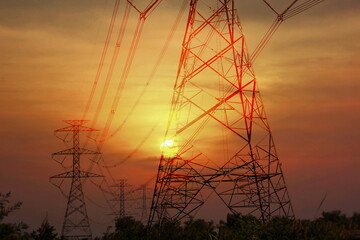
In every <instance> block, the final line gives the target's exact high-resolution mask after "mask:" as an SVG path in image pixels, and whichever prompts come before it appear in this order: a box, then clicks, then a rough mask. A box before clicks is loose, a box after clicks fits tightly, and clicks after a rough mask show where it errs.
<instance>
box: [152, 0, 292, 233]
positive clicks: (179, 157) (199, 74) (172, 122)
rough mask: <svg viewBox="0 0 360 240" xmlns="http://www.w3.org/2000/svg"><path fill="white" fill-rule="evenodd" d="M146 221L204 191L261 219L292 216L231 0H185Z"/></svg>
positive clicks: (176, 216)
mask: <svg viewBox="0 0 360 240" xmlns="http://www.w3.org/2000/svg"><path fill="white" fill-rule="evenodd" d="M165 139H172V140H173V141H174V142H175V143H176V144H177V145H176V146H173V148H177V151H176V152H177V153H176V154H168V153H167V152H166V150H165V151H163V154H162V156H161V158H160V163H159V168H158V175H157V179H156V184H155V189H154V195H153V201H152V206H151V213H150V216H149V223H148V224H149V226H151V225H154V224H160V225H161V223H162V222H163V221H164V220H167V221H178V220H181V219H182V218H184V217H189V216H192V215H194V214H195V213H196V212H197V211H198V210H199V209H200V207H201V206H203V205H204V203H205V202H206V201H207V200H208V198H209V197H211V196H217V197H219V198H220V199H221V201H222V202H223V203H224V204H225V206H226V207H227V208H228V209H229V210H230V212H232V213H242V214H252V215H255V216H257V217H258V218H259V219H261V220H262V221H267V220H269V219H270V218H271V217H273V216H288V217H293V210H292V206H291V203H290V199H289V195H288V191H287V188H286V185H285V180H284V177H283V173H282V170H281V164H280V162H279V159H278V155H277V153H276V150H275V146H274V141H273V138H272V135H271V131H270V127H269V124H268V121H267V117H266V115H265V110H264V105H263V102H262V99H261V96H260V93H259V90H258V87H257V82H256V78H255V73H254V70H253V67H252V63H251V62H250V60H249V55H248V52H247V48H246V44H245V39H244V35H243V32H242V28H241V25H240V22H239V19H238V16H237V12H236V9H235V4H234V0H202V1H200V0H191V1H190V10H189V15H188V20H187V26H186V31H185V35H184V39H183V42H182V53H181V57H180V63H179V68H178V75H177V79H176V83H175V86H174V94H173V99H172V105H171V111H170V116H169V122H168V127H167V131H166V136H165Z"/></svg>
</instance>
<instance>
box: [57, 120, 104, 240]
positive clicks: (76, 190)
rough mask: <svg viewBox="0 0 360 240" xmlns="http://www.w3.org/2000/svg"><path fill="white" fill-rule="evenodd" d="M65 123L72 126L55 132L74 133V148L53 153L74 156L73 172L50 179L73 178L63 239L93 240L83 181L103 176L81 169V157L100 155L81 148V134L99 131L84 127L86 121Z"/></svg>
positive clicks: (66, 121)
mask: <svg viewBox="0 0 360 240" xmlns="http://www.w3.org/2000/svg"><path fill="white" fill-rule="evenodd" d="M64 122H65V123H67V124H69V125H70V126H68V127H65V128H61V129H58V130H55V132H56V133H58V132H67V133H72V148H69V149H66V150H63V151H60V152H56V153H53V156H56V155H72V158H73V159H72V170H71V171H68V172H64V173H61V174H58V175H55V176H52V177H50V179H55V178H60V179H66V178H71V187H70V192H69V195H68V202H67V207H66V212H65V218H64V222H63V227H62V232H61V236H62V239H71V240H72V239H74V240H75V239H91V238H92V233H91V228H90V223H89V217H88V215H87V211H86V205H85V199H84V193H83V190H82V181H83V179H84V178H91V177H102V176H100V175H97V174H94V173H90V172H85V171H82V170H81V167H80V156H81V155H83V154H88V155H92V154H100V153H99V152H97V151H92V150H88V149H85V148H81V147H80V132H91V131H97V130H95V129H93V128H89V127H85V126H83V124H84V123H86V122H87V121H86V120H65V121H64Z"/></svg>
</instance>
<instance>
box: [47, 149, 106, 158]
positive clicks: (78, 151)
mask: <svg viewBox="0 0 360 240" xmlns="http://www.w3.org/2000/svg"><path fill="white" fill-rule="evenodd" d="M73 154H101V153H100V152H98V151H93V150H89V149H86V148H79V149H75V148H69V149H65V150H62V151H59V152H56V153H53V154H52V155H53V156H54V155H73Z"/></svg>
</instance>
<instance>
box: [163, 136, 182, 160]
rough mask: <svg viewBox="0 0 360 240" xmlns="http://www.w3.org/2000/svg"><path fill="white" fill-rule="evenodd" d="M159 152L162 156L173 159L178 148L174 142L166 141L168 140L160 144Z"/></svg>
mask: <svg viewBox="0 0 360 240" xmlns="http://www.w3.org/2000/svg"><path fill="white" fill-rule="evenodd" d="M160 150H161V152H162V154H163V155H164V156H166V157H173V156H175V155H176V153H177V151H178V147H177V145H176V142H175V141H174V140H172V139H168V140H165V141H163V142H162V143H161V144H160Z"/></svg>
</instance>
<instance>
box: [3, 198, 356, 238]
mask: <svg viewBox="0 0 360 240" xmlns="http://www.w3.org/2000/svg"><path fill="white" fill-rule="evenodd" d="M9 197H10V193H7V194H1V193H0V239H1V240H59V239H60V237H59V235H58V234H57V233H56V230H55V228H54V227H53V226H51V225H50V224H49V223H48V222H47V221H44V222H43V223H42V224H41V226H40V227H39V228H38V229H37V230H35V231H31V232H28V226H27V225H26V224H25V223H23V222H20V223H5V222H4V218H5V217H6V216H8V215H9V214H10V213H11V212H13V211H15V210H17V209H19V208H20V206H21V203H20V202H17V203H15V204H10V202H9ZM95 239H96V240H342V239H345V240H355V239H360V214H358V213H355V214H353V216H351V217H347V216H346V215H345V214H343V213H341V212H340V211H333V212H323V213H322V216H321V217H319V218H317V219H315V220H312V221H311V220H296V219H289V218H285V217H275V218H273V219H272V220H270V221H269V222H266V223H262V222H261V221H259V220H258V219H257V218H255V217H253V216H250V215H234V214H229V215H227V218H226V221H220V222H219V223H218V224H215V223H214V222H213V221H206V220H204V219H190V220H188V221H184V222H182V223H180V222H177V223H171V222H165V223H164V224H163V225H162V228H161V234H160V231H159V228H158V226H153V227H152V228H150V229H147V227H146V226H145V225H144V224H143V223H142V222H140V221H137V220H135V219H134V218H132V217H124V218H120V219H117V220H116V221H115V228H114V230H113V231H112V232H106V233H104V234H103V236H101V237H96V238H95ZM95 239H94V240H95Z"/></svg>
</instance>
